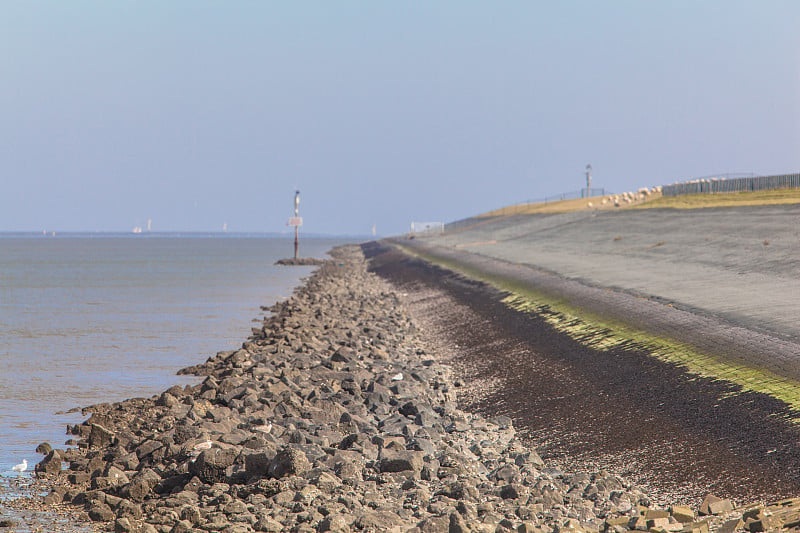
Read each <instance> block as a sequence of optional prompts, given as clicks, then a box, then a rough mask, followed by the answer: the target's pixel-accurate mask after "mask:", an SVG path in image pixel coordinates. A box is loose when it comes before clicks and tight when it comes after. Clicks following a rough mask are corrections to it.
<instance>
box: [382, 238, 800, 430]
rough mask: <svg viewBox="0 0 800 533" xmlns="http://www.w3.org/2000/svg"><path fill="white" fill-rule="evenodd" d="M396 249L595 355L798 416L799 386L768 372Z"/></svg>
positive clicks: (496, 278) (476, 272)
mask: <svg viewBox="0 0 800 533" xmlns="http://www.w3.org/2000/svg"><path fill="white" fill-rule="evenodd" d="M397 246H398V247H399V248H401V249H402V250H403V251H404V252H405V253H406V254H408V255H412V256H416V257H418V258H420V259H422V260H425V261H427V262H429V263H431V264H434V265H437V266H440V267H442V268H446V269H448V270H451V271H453V272H456V273H458V274H461V275H463V276H465V277H467V278H470V279H473V280H477V281H481V282H483V283H486V284H487V285H489V286H491V287H493V288H495V289H497V290H499V291H501V292H503V293H505V294H506V296H505V297H504V298H503V300H502V302H503V303H504V304H505V305H507V306H508V307H509V308H512V309H515V310H517V311H520V312H524V313H530V314H532V315H535V316H537V317H541V318H542V319H544V320H545V321H546V322H547V323H548V324H550V325H551V326H552V327H553V328H555V329H556V330H557V331H559V332H562V333H564V334H566V335H568V336H570V337H571V338H572V339H574V340H575V341H577V342H579V343H581V344H583V345H584V346H587V347H590V348H592V349H594V350H598V351H612V350H619V349H626V350H636V351H640V352H642V353H646V354H648V355H649V356H650V357H654V358H656V359H658V360H660V361H664V362H667V363H671V364H674V365H677V366H680V367H682V368H685V369H686V371H687V372H688V373H689V374H691V375H694V376H697V377H700V378H705V379H711V380H722V381H725V382H728V383H731V384H734V385H738V386H739V387H740V390H739V392H736V393H731V394H741V393H742V392H747V391H751V392H757V393H761V394H766V395H769V396H771V397H773V398H776V399H778V400H780V401H782V402H784V403H786V404H787V405H788V406H789V407H790V409H791V410H792V411H795V412H800V383H798V382H797V381H796V380H793V379H790V378H787V377H784V376H781V375H778V374H776V373H774V372H771V371H770V370H768V369H764V368H755V367H752V366H748V365H744V364H741V363H739V362H738V361H731V360H729V359H726V358H723V357H721V356H719V355H716V354H709V353H705V352H702V351H700V350H698V349H696V348H695V347H694V346H691V345H689V344H686V343H683V342H680V341H678V340H675V339H669V338H666V337H663V336H655V335H653V334H651V333H648V332H646V331H642V330H640V329H638V328H634V327H631V326H628V325H627V324H624V323H621V322H617V321H613V320H609V319H607V318H605V317H600V316H598V315H596V314H594V313H590V312H586V311H585V310H582V309H578V308H576V307H574V306H571V305H569V304H567V303H566V302H564V301H563V300H561V299H558V298H554V297H552V296H548V295H546V294H543V293H542V292H539V291H535V290H533V289H531V288H530V287H527V286H525V285H523V284H521V283H518V282H513V281H511V280H508V279H506V278H504V277H502V276H497V275H489V274H487V273H486V272H484V271H481V270H479V269H477V268H474V267H470V266H465V265H463V264H461V263H458V262H456V261H453V260H451V259H449V258H446V257H442V256H440V255H435V254H432V253H428V252H425V251H421V250H419V249H412V248H409V247H407V246H403V245H399V244H398V245H397ZM795 420H796V419H795Z"/></svg>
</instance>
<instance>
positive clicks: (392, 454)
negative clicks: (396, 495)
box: [379, 449, 423, 472]
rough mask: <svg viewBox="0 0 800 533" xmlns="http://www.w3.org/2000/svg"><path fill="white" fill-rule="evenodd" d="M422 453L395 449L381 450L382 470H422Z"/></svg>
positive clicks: (380, 466)
mask: <svg viewBox="0 0 800 533" xmlns="http://www.w3.org/2000/svg"><path fill="white" fill-rule="evenodd" d="M422 465H423V458H422V453H420V452H412V451H394V450H389V449H384V450H382V451H381V458H380V465H379V468H380V471H381V472H404V471H408V470H411V471H413V472H419V471H420V470H422Z"/></svg>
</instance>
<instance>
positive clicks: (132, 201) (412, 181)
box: [0, 0, 800, 235]
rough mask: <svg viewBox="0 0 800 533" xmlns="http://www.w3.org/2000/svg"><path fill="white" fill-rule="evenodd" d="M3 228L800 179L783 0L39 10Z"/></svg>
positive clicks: (427, 205)
mask: <svg viewBox="0 0 800 533" xmlns="http://www.w3.org/2000/svg"><path fill="white" fill-rule="evenodd" d="M2 15H3V16H2V17H0V47H1V48H2V50H3V52H2V53H0V68H2V72H3V83H2V84H0V174H2V182H3V185H4V191H3V194H2V195H0V198H2V200H0V231H2V232H9V231H30V232H41V231H42V230H47V231H57V232H70V231H81V232H93V231H112V232H129V231H131V230H132V229H133V228H134V227H142V228H145V227H146V225H147V221H148V220H152V230H153V231H167V232H180V231H214V232H217V231H222V228H223V225H226V227H227V229H228V231H230V232H281V231H284V230H285V229H286V223H287V220H288V218H289V217H290V216H292V214H293V211H292V209H293V204H292V200H293V196H294V191H295V190H296V189H299V190H300V191H301V204H300V215H301V216H302V217H303V218H304V226H303V232H304V233H305V232H308V233H309V234H310V233H314V234H326V235H369V234H371V232H372V228H373V226H374V227H375V229H376V231H377V233H378V234H379V235H393V234H399V233H403V232H405V231H407V229H408V227H409V224H410V222H411V221H442V222H449V221H454V220H459V219H462V218H465V217H468V216H470V215H474V214H478V213H481V212H486V211H489V210H491V209H494V208H497V207H501V206H504V205H509V204H514V203H518V202H523V201H525V200H529V199H538V198H543V197H548V196H552V195H556V194H559V193H562V192H569V191H576V190H579V189H580V188H581V187H583V186H584V184H585V177H584V168H585V166H586V164H591V165H592V167H593V186H595V187H603V188H605V189H606V190H609V191H613V192H624V191H630V190H636V189H638V188H640V187H646V186H647V187H649V186H655V185H663V184H668V183H672V182H675V181H679V180H683V179H689V178H693V177H698V176H710V175H716V174H723V173H729V172H731V173H735V172H752V173H755V174H761V175H768V174H783V173H792V172H798V171H800V149H798V148H800V98H798V95H799V94H800V32H798V31H797V29H796V27H797V21H798V20H800V3H797V2H792V1H788V0H785V1H768V2H763V3H755V2H744V1H737V0H734V1H730V2H718V1H710V0H709V1H699V2H690V1H688V0H687V1H678V2H670V3H654V2H629V1H611V2H603V3H601V2H592V1H589V0H578V1H575V2H569V3H554V2H522V1H509V2H503V3H478V2H452V1H445V2H436V3H422V2H420V3H372V2H351V3H347V4H334V3H328V2H305V3H299V4H298V3H266V2H265V3H243V2H242V3H226V4H220V3H217V2H210V1H196V2H187V1H176V2H170V3H157V2H143V3H141V2H137V3H133V2H129V1H122V2H114V3H106V2H97V1H80V0H79V1H75V2H68V3H62V2H55V1H49V2H48V1H32V2H8V3H5V4H3V7H2Z"/></svg>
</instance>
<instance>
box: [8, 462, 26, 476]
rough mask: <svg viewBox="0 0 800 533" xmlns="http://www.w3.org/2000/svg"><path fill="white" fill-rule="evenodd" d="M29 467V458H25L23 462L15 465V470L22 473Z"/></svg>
mask: <svg viewBox="0 0 800 533" xmlns="http://www.w3.org/2000/svg"><path fill="white" fill-rule="evenodd" d="M27 469H28V460H27V459H23V460H22V462H21V463H20V464H18V465H14V468H12V469H11V470H13V471H14V472H19V473H20V474H21V473H22V472H24V471H26V470H27Z"/></svg>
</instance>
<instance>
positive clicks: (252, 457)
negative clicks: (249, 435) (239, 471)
mask: <svg viewBox="0 0 800 533" xmlns="http://www.w3.org/2000/svg"><path fill="white" fill-rule="evenodd" d="M244 459H245V463H244V464H245V471H246V472H247V475H249V476H252V477H263V476H266V475H267V471H268V470H269V465H270V462H271V461H272V459H271V458H270V457H269V455H267V454H266V453H263V452H262V453H251V454H249V455H246V456H245V458H244Z"/></svg>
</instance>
